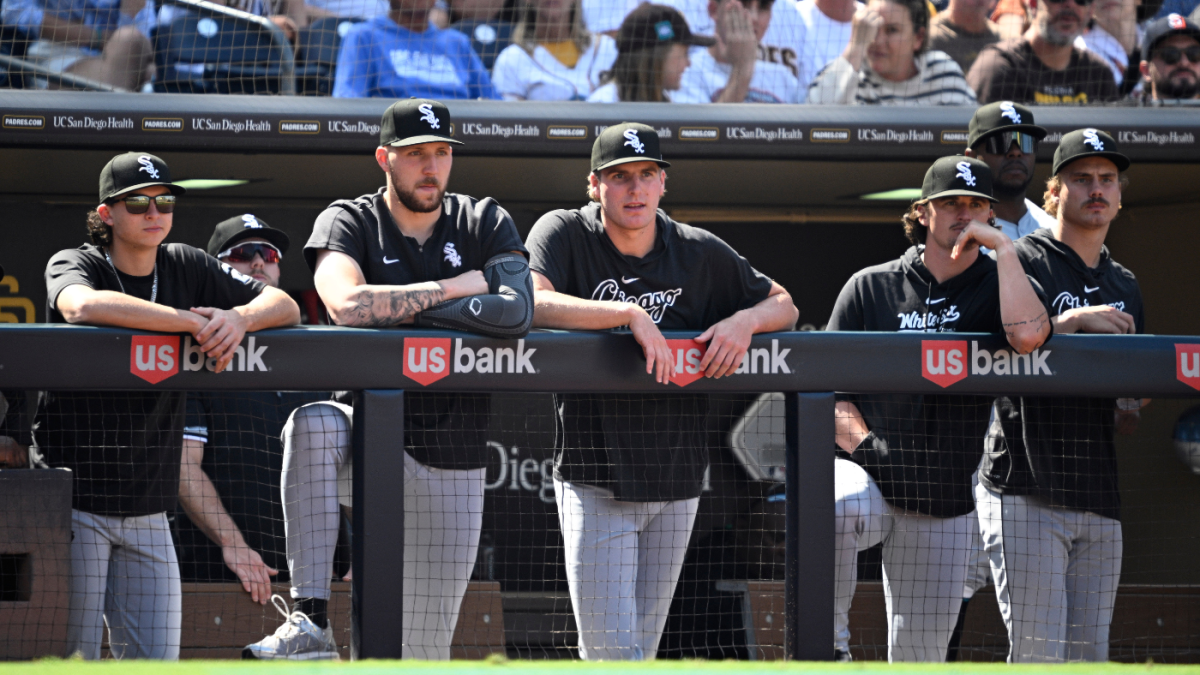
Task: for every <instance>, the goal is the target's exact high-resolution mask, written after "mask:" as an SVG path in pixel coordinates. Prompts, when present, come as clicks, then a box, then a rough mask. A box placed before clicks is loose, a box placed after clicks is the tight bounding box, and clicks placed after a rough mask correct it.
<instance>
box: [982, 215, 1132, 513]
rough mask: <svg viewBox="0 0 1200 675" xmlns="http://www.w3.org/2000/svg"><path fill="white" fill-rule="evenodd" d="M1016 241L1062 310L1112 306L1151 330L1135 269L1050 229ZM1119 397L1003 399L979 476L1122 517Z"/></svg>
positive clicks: (1007, 489) (1001, 488)
mask: <svg viewBox="0 0 1200 675" xmlns="http://www.w3.org/2000/svg"><path fill="white" fill-rule="evenodd" d="M1015 243H1016V247H1017V255H1019V256H1020V258H1021V264H1022V265H1024V266H1025V271H1026V272H1027V273H1028V274H1030V275H1031V276H1033V277H1034V278H1035V279H1037V280H1038V281H1039V282H1040V283H1041V284H1042V287H1043V288H1045V289H1046V296H1047V297H1048V298H1050V312H1051V315H1052V316H1058V315H1060V314H1062V313H1064V312H1066V311H1068V310H1070V309H1074V308H1076V307H1088V306H1096V305H1109V306H1112V307H1115V308H1117V309H1119V310H1121V311H1123V312H1126V313H1128V314H1131V315H1132V316H1133V318H1134V323H1135V325H1136V327H1137V332H1138V333H1142V332H1145V329H1146V326H1145V314H1144V310H1143V306H1142V291H1141V288H1140V287H1139V286H1138V282H1137V279H1135V278H1134V276H1133V273H1132V272H1130V271H1129V270H1127V269H1125V268H1124V267H1122V266H1121V265H1119V264H1117V263H1116V262H1113V259H1112V258H1111V257H1110V256H1109V254H1108V248H1107V247H1105V248H1102V249H1101V252H1100V263H1099V264H1098V265H1096V267H1094V268H1091V267H1088V266H1087V264H1086V263H1084V262H1083V259H1081V258H1080V257H1079V255H1078V254H1077V253H1075V251H1074V250H1073V249H1072V248H1071V247H1070V246H1067V245H1066V244H1064V243H1062V242H1060V241H1058V240H1057V239H1055V238H1054V234H1053V233H1052V232H1051V231H1050V230H1049V229H1040V230H1037V231H1036V232H1034V233H1033V234H1030V235H1029V236H1026V237H1024V238H1022V239H1020V240H1018V241H1017V242H1015ZM1115 410H1116V401H1115V400H1114V399H1111V398H1088V397H1078V396H1076V397H1032V396H1026V397H1020V398H1015V399H1014V398H1010V397H1001V398H999V399H997V400H996V418H997V422H998V424H997V428H996V429H993V431H992V434H991V436H990V437H989V439H988V443H987V455H986V457H985V459H984V465H983V471H982V472H981V474H980V480H981V481H983V484H984V485H985V486H986V487H988V488H990V489H992V490H993V491H995V492H999V493H1002V494H1016V495H1037V496H1039V497H1041V498H1043V499H1045V500H1046V501H1048V502H1049V503H1050V504H1053V505H1055V506H1061V507H1065V508H1069V509H1077V510H1080V511H1091V512H1093V513H1096V514H1099V515H1101V516H1105V517H1107V518H1119V517H1120V511H1121V495H1120V492H1119V488H1118V485H1117V454H1116V444H1115V442H1114V439H1113V415H1114V411H1115Z"/></svg>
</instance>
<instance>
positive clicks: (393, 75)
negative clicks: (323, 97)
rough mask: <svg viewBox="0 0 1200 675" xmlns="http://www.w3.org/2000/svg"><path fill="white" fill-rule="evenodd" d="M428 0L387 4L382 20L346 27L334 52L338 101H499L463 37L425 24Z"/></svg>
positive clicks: (334, 93)
mask: <svg viewBox="0 0 1200 675" xmlns="http://www.w3.org/2000/svg"><path fill="white" fill-rule="evenodd" d="M432 7H433V2H432V0H391V10H390V11H389V12H388V13H387V16H377V17H375V18H374V19H371V20H370V21H364V22H363V23H360V24H357V25H355V26H352V27H351V28H350V30H348V31H346V36H345V38H343V40H342V48H341V51H340V52H339V53H338V64H337V75H336V77H335V78H334V82H333V95H334V96H335V97H339V98H363V97H376V96H378V97H384V98H409V97H412V96H419V97H428V98H436V99H473V98H492V99H494V98H499V95H497V94H496V88H495V87H493V86H492V79H491V77H489V76H488V73H487V71H486V70H484V68H483V62H482V61H480V60H479V56H478V55H477V54H476V53H475V52H474V51H472V50H471V41H470V40H468V39H467V37H466V36H465V35H463V34H462V33H460V32H458V31H456V30H449V29H441V28H434V27H433V26H431V25H430V23H429V12H430V10H431V9H432Z"/></svg>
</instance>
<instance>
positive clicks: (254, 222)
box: [242, 213, 263, 228]
mask: <svg viewBox="0 0 1200 675" xmlns="http://www.w3.org/2000/svg"><path fill="white" fill-rule="evenodd" d="M242 224H243V227H253V228H261V227H262V226H263V225H262V223H260V222H258V219H257V218H255V217H254V216H252V215H250V214H249V213H247V214H246V215H244V216H242Z"/></svg>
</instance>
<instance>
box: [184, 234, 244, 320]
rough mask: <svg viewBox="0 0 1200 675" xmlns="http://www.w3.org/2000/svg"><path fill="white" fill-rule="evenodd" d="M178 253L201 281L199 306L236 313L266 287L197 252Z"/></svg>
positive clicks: (188, 248)
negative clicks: (235, 311) (238, 308)
mask: <svg viewBox="0 0 1200 675" xmlns="http://www.w3.org/2000/svg"><path fill="white" fill-rule="evenodd" d="M172 249H173V251H172V252H174V251H175V250H178V251H179V253H180V256H181V258H182V259H183V260H184V261H185V264H186V265H188V267H189V269H190V270H191V271H192V272H193V273H194V274H196V275H199V277H200V289H199V290H200V292H199V294H198V296H197V300H196V302H197V303H198V304H199V306H201V307H216V308H218V309H233V308H234V307H241V306H242V305H245V304H247V303H249V302H251V301H252V300H254V299H255V298H257V297H258V296H259V294H260V293H262V292H263V290H265V289H266V287H267V285H266V284H264V283H263V282H261V281H258V280H256V279H254V278H252V277H248V276H246V275H245V274H242V273H241V272H239V271H237V270H235V269H233V268H232V267H230V266H229V265H227V264H225V263H223V262H221V261H219V260H217V259H216V258H214V257H212V256H210V255H208V254H207V253H205V252H204V251H201V250H200V249H198V248H192V247H191V246H183V245H179V248H178V249H175V247H174V246H172Z"/></svg>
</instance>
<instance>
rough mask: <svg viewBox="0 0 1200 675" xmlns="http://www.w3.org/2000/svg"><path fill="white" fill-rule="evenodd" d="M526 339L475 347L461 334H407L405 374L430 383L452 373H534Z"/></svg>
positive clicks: (419, 382)
mask: <svg viewBox="0 0 1200 675" xmlns="http://www.w3.org/2000/svg"><path fill="white" fill-rule="evenodd" d="M536 352H537V349H536V348H535V349H526V347H525V340H524V339H521V340H517V344H516V345H515V346H513V347H495V348H492V347H480V348H478V349H472V348H471V347H468V346H466V345H464V344H463V341H462V338H455V339H454V341H453V346H452V345H451V340H450V338H404V376H405V377H407V378H408V379H410V380H412V381H413V382H416V383H417V384H420V385H421V386H423V387H427V386H429V385H431V384H433V383H434V382H437V381H438V380H440V379H442V378H443V377H446V376H447V375H449V374H450V373H451V371H453V372H455V373H508V374H515V375H520V374H522V373H525V374H529V375H533V374H534V373H536V372H537V371H536V370H535V369H534V367H533V361H532V358H533V355H534V354H535V353H536Z"/></svg>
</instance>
